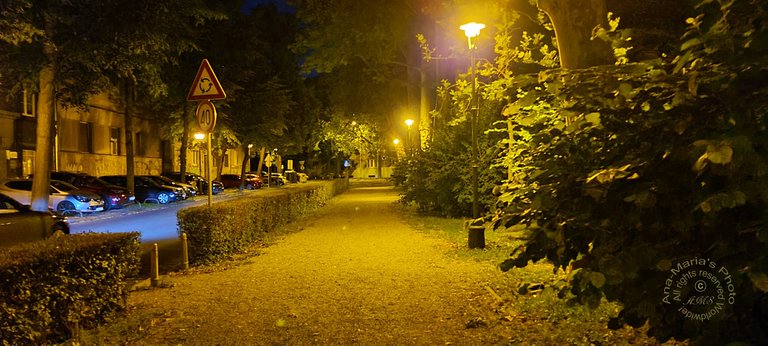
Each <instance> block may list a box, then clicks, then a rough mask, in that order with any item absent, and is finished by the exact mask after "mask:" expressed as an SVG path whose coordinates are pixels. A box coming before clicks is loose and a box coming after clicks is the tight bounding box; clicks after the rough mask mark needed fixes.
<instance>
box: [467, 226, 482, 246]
mask: <svg viewBox="0 0 768 346" xmlns="http://www.w3.org/2000/svg"><path fill="white" fill-rule="evenodd" d="M468 232H469V233H468V234H467V238H468V243H469V244H468V245H469V248H470V249H485V226H469V231H468Z"/></svg>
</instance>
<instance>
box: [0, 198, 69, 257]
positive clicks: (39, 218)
mask: <svg viewBox="0 0 768 346" xmlns="http://www.w3.org/2000/svg"><path fill="white" fill-rule="evenodd" d="M55 234H69V222H68V221H67V218H66V217H63V216H60V215H58V214H55V213H52V212H50V211H48V212H39V211H32V210H31V209H29V207H28V206H25V205H22V204H21V203H19V202H17V201H16V200H14V199H13V198H11V197H9V196H6V195H4V194H2V193H0V246H11V245H15V244H18V243H23V242H28V241H34V240H40V239H45V238H47V237H50V236H53V235H55Z"/></svg>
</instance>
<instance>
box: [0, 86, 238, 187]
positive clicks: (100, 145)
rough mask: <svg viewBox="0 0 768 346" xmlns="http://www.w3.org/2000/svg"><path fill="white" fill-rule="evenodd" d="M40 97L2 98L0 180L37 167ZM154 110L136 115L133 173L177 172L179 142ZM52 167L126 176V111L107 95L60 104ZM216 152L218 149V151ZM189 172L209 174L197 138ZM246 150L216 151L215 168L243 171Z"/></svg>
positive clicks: (191, 150) (189, 156)
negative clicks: (75, 103)
mask: <svg viewBox="0 0 768 346" xmlns="http://www.w3.org/2000/svg"><path fill="white" fill-rule="evenodd" d="M36 106H37V105H36V95H34V94H31V93H26V92H24V93H23V94H22V95H19V97H14V98H10V99H9V98H2V101H0V179H2V178H15V177H27V176H29V175H30V174H32V173H33V171H34V162H35V154H36V150H35V146H36V126H37V125H36V117H35V109H36ZM158 118H162V117H158V116H156V115H155V114H134V115H133V116H132V119H133V134H132V136H133V146H134V172H135V174H137V175H142V174H160V173H161V172H163V171H179V170H180V166H179V162H180V160H179V154H180V153H179V148H180V147H181V145H180V144H179V143H176V142H174V141H173V140H171V139H168V138H165V137H166V136H164V133H163V128H162V124H161V123H159V122H158V121H157V120H156V119H158ZM54 119H55V121H54V128H53V129H52V131H53V134H54V135H53V137H52V139H53V150H52V152H53V155H52V157H51V169H52V170H59V171H70V172H83V173H87V174H90V175H94V176H102V175H118V174H126V158H125V153H126V149H125V138H126V136H127V135H128V134H126V131H125V113H124V111H123V110H122V108H121V107H120V106H119V105H118V104H116V103H115V102H113V101H112V100H110V99H109V97H108V96H107V95H105V94H104V95H97V96H94V97H91V98H90V99H89V100H88V104H87V105H86V107H84V108H75V107H64V106H63V105H61V104H57V105H56V107H55V113H54ZM214 153H217V151H216V150H214ZM186 155H187V171H188V172H192V173H198V174H200V173H202V174H201V175H203V176H205V169H204V167H205V166H204V164H205V147H204V146H203V145H200V144H198V143H195V142H193V143H192V145H190V146H189V149H188V150H187V153H186ZM243 155H244V153H241V151H239V150H234V149H229V150H226V151H225V152H224V154H223V156H224V157H223V158H222V157H221V155H214V162H213V164H214V167H213V169H212V172H213V174H214V175H216V172H217V171H218V167H217V166H218V165H219V164H222V165H223V167H222V173H239V172H240V165H241V164H242V160H243Z"/></svg>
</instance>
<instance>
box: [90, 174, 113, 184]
mask: <svg viewBox="0 0 768 346" xmlns="http://www.w3.org/2000/svg"><path fill="white" fill-rule="evenodd" d="M83 181H85V183H86V185H100V186H108V185H112V184H110V183H108V182H106V181H104V180H101V179H99V178H96V177H91V176H87V177H84V178H83Z"/></svg>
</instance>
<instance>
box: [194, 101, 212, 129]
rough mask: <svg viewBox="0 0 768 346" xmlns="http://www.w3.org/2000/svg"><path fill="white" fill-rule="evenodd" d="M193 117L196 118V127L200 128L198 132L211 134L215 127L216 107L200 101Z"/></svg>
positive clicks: (210, 103)
mask: <svg viewBox="0 0 768 346" xmlns="http://www.w3.org/2000/svg"><path fill="white" fill-rule="evenodd" d="M195 117H196V118H197V125H198V126H199V127H200V131H202V132H205V133H211V132H213V128H214V127H215V126H216V107H214V106H213V102H211V101H200V103H198V104H197V109H196V110H195Z"/></svg>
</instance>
